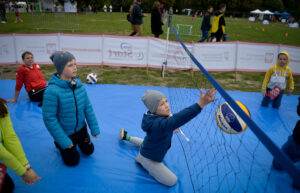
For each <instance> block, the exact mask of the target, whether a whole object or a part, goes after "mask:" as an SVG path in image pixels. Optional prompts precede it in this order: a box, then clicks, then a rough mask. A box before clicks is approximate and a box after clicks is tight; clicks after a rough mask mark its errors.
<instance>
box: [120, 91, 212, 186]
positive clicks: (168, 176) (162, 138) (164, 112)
mask: <svg viewBox="0 0 300 193" xmlns="http://www.w3.org/2000/svg"><path fill="white" fill-rule="evenodd" d="M200 92H201V96H200V100H199V101H198V103H195V104H193V105H191V106H189V107H187V108H185V109H183V110H181V111H180V112H179V113H176V114H174V115H171V113H170V107H169V103H168V101H167V98H166V97H165V95H164V94H163V93H161V92H159V91H154V90H147V92H145V94H144V96H143V98H142V101H143V102H144V104H145V106H146V107H147V108H148V109H149V111H148V112H147V113H145V114H144V116H143V120H142V129H143V130H144V131H145V132H146V137H145V138H144V140H143V139H140V138H137V137H130V136H129V135H127V132H126V131H125V130H124V129H121V131H120V139H122V140H127V141H130V142H132V143H134V144H136V145H138V146H140V153H139V155H138V156H137V157H136V161H137V162H138V163H139V164H140V165H141V166H142V167H143V168H145V169H146V170H147V171H148V173H149V174H150V175H151V176H152V177H154V178H155V179H156V180H157V181H158V182H160V183H162V184H164V185H166V186H173V185H175V184H176V183H177V176H176V175H175V174H174V173H173V172H172V171H170V170H169V169H168V168H167V167H166V166H165V165H164V164H163V162H162V161H163V159H164V157H165V155H166V153H167V151H168V150H169V148H170V147H171V140H172V136H173V132H174V131H175V130H177V129H178V128H179V127H180V126H182V125H184V124H185V123H187V122H188V121H190V120H191V119H193V118H194V117H195V116H197V115H198V114H199V113H200V112H201V110H202V108H204V106H205V105H207V104H208V103H210V102H212V101H215V100H217V99H216V98H213V97H214V95H215V94H216V90H214V89H212V90H208V91H207V92H206V94H205V95H203V92H202V90H200ZM175 132H176V131H175Z"/></svg>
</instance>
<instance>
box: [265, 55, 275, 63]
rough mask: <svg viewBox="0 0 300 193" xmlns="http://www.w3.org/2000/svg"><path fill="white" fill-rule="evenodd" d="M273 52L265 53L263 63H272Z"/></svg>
mask: <svg viewBox="0 0 300 193" xmlns="http://www.w3.org/2000/svg"><path fill="white" fill-rule="evenodd" d="M273 58H274V53H268V52H267V53H266V54H265V63H273Z"/></svg>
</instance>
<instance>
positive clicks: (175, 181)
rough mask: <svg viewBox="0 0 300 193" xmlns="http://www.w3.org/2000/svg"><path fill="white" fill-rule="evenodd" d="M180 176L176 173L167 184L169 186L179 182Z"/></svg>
mask: <svg viewBox="0 0 300 193" xmlns="http://www.w3.org/2000/svg"><path fill="white" fill-rule="evenodd" d="M177 181H178V178H177V176H176V175H174V176H173V177H172V178H170V180H169V182H168V184H166V185H167V186H174V185H175V184H177Z"/></svg>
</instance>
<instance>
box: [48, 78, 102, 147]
mask: <svg viewBox="0 0 300 193" xmlns="http://www.w3.org/2000/svg"><path fill="white" fill-rule="evenodd" d="M43 119H44V123H45V125H46V127H47V129H48V131H49V132H50V134H51V135H52V136H53V138H54V140H55V141H56V142H57V143H58V144H59V145H60V146H61V147H62V148H63V149H66V148H67V147H69V146H70V145H71V144H72V141H71V139H70V138H69V137H68V136H69V135H72V134H74V133H75V132H77V131H79V130H80V129H81V128H83V126H84V125H85V120H87V123H88V126H89V128H90V130H91V134H92V135H93V136H96V135H99V133H100V130H99V126H98V122H97V119H96V116H95V114H94V111H93V108H92V105H91V103H90V100H89V98H88V96H87V92H86V90H85V88H84V85H83V84H82V82H81V81H80V79H79V78H78V77H76V84H75V85H74V86H73V85H72V84H71V81H66V80H62V79H60V78H59V77H58V75H57V73H55V74H53V75H52V77H51V79H50V81H49V83H48V88H47V89H46V91H45V93H44V99H43Z"/></svg>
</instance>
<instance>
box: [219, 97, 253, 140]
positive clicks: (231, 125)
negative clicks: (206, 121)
mask: <svg viewBox="0 0 300 193" xmlns="http://www.w3.org/2000/svg"><path fill="white" fill-rule="evenodd" d="M235 102H236V103H237V104H238V105H239V106H240V107H241V109H243V110H244V111H245V113H246V114H247V115H248V116H249V117H250V112H249V110H248V109H247V107H246V106H245V105H243V104H242V103H241V102H239V101H235ZM216 121H217V124H218V126H219V127H220V128H221V129H222V130H223V131H225V132H226V133H229V134H238V133H242V132H243V131H245V130H246V129H247V127H248V126H247V125H246V123H245V122H244V121H243V120H242V119H241V117H240V116H238V115H237V113H236V112H235V111H234V110H233V109H232V107H231V106H230V105H229V104H228V103H227V102H224V103H222V104H221V105H220V106H219V108H218V109H217V112H216Z"/></svg>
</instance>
